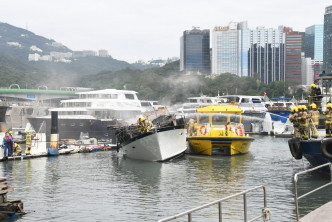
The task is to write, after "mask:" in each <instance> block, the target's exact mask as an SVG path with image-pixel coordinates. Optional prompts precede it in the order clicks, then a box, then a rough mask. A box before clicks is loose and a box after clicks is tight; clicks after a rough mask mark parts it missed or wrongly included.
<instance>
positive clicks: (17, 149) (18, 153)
mask: <svg viewBox="0 0 332 222" xmlns="http://www.w3.org/2000/svg"><path fill="white" fill-rule="evenodd" d="M21 154H22V148H21V147H20V145H18V144H17V143H14V155H15V156H21Z"/></svg>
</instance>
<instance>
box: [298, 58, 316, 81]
mask: <svg viewBox="0 0 332 222" xmlns="http://www.w3.org/2000/svg"><path fill="white" fill-rule="evenodd" d="M301 60H302V61H301V66H302V67H301V72H302V83H301V84H302V85H310V84H312V83H313V82H314V70H313V66H312V60H311V58H310V57H309V58H305V54H304V52H302V53H301Z"/></svg>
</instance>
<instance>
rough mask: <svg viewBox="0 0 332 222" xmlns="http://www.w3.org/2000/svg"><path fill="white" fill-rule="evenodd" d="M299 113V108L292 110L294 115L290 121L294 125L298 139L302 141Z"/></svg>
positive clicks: (290, 117)
mask: <svg viewBox="0 0 332 222" xmlns="http://www.w3.org/2000/svg"><path fill="white" fill-rule="evenodd" d="M298 111H299V110H298V108H297V107H294V108H293V109H292V114H291V115H290V116H289V120H290V121H291V123H293V127H294V132H295V136H296V138H298V139H300V138H301V134H300V129H299V126H300V124H299V122H298V119H297V118H298Z"/></svg>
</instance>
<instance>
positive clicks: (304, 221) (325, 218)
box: [300, 201, 332, 222]
mask: <svg viewBox="0 0 332 222" xmlns="http://www.w3.org/2000/svg"><path fill="white" fill-rule="evenodd" d="M318 221H319V222H330V221H332V201H330V202H328V203H326V204H324V205H323V206H321V207H319V208H317V209H316V210H314V211H311V212H310V213H309V214H307V215H305V216H304V217H302V218H301V219H300V222H318Z"/></svg>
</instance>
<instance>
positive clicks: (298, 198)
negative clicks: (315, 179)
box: [294, 163, 332, 221]
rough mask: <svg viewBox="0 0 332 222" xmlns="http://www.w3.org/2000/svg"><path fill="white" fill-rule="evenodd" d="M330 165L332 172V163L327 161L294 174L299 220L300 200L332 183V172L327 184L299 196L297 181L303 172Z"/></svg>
mask: <svg viewBox="0 0 332 222" xmlns="http://www.w3.org/2000/svg"><path fill="white" fill-rule="evenodd" d="M327 166H328V167H329V168H330V171H331V172H332V163H326V164H323V165H320V166H317V167H314V168H312V169H308V170H305V171H302V172H299V173H296V174H295V175H294V186H295V205H296V219H297V221H299V218H300V214H299V200H300V199H302V198H303V197H306V196H308V195H309V194H312V193H314V192H316V191H318V190H321V189H323V188H325V187H327V186H329V185H332V173H331V182H329V183H327V184H325V185H322V186H320V187H318V188H316V189H314V190H312V191H309V192H307V193H305V194H303V195H301V196H298V193H297V182H298V178H299V176H300V175H302V174H306V173H309V172H312V171H315V170H318V169H320V168H323V167H327Z"/></svg>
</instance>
